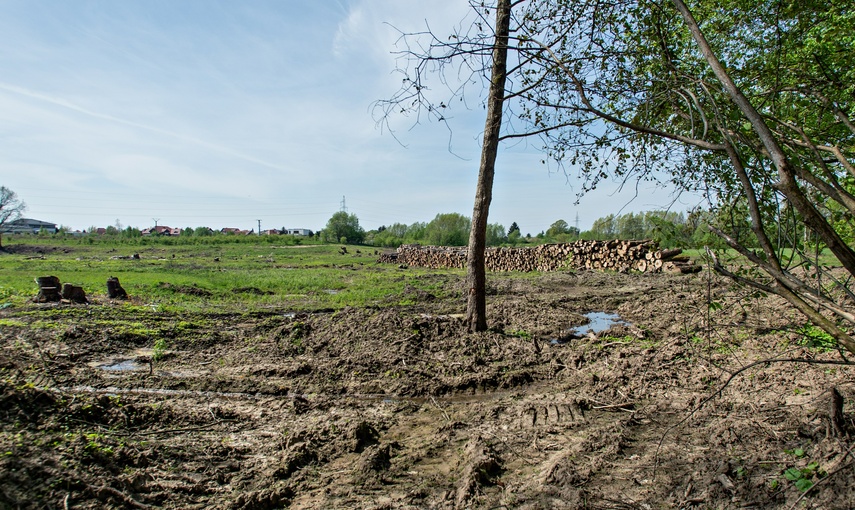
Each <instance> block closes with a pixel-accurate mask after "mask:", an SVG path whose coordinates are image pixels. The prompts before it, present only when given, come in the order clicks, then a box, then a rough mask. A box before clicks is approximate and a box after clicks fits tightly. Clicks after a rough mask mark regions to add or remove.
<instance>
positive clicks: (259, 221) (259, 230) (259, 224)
mask: <svg viewBox="0 0 855 510" xmlns="http://www.w3.org/2000/svg"><path fill="white" fill-rule="evenodd" d="M256 221H258V235H261V220H256Z"/></svg>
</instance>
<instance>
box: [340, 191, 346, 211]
mask: <svg viewBox="0 0 855 510" xmlns="http://www.w3.org/2000/svg"><path fill="white" fill-rule="evenodd" d="M341 212H347V205H346V204H345V202H344V195H342V196H341Z"/></svg>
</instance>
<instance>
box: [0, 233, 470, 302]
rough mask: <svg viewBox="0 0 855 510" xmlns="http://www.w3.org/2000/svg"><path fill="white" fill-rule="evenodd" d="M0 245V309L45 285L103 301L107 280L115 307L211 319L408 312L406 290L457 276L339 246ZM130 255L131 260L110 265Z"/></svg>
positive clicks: (10, 240)
mask: <svg viewBox="0 0 855 510" xmlns="http://www.w3.org/2000/svg"><path fill="white" fill-rule="evenodd" d="M191 239H192V238H191ZM3 243H4V246H7V247H11V248H12V249H13V250H16V251H20V250H21V249H25V250H26V251H25V252H22V253H4V252H0V306H3V305H4V304H11V305H17V306H20V305H23V304H25V303H26V302H29V301H31V300H32V299H33V298H34V297H35V296H36V294H37V293H38V287H37V285H36V283H35V278H37V277H40V276H49V275H53V276H56V277H58V278H59V279H60V281H61V282H62V283H73V284H75V285H80V286H82V287H83V289H84V290H85V292H86V294H87V296H88V297H89V298H90V299H103V298H106V293H107V288H106V282H107V278H109V277H111V276H115V277H117V278H119V280H120V282H121V285H122V287H124V288H125V290H126V291H127V292H128V294H129V295H130V297H131V300H130V301H129V302H128V303H126V304H125V305H124V306H146V307H155V308H156V309H169V310H174V311H181V310H187V311H209V312H210V311H235V310H240V311H252V310H262V309H277V308H284V309H291V310H315V309H328V308H332V309H340V308H343V307H346V306H366V305H375V306H390V305H396V304H408V303H410V301H409V300H408V299H407V298H406V296H405V295H403V294H402V291H403V290H404V288H405V287H406V286H408V285H409V286H411V287H415V288H417V289H420V290H424V291H427V292H431V293H434V294H437V293H440V292H443V288H444V286H443V282H444V278H443V277H442V275H445V277H447V278H454V277H455V275H459V274H462V270H447V271H436V270H430V271H428V270H422V269H418V268H411V269H407V270H401V269H399V268H398V267H397V266H394V265H390V264H378V263H377V262H376V259H377V256H376V255H375V254H374V248H371V247H363V246H348V247H347V249H348V253H347V254H346V255H342V254H340V253H339V249H340V245H311V246H304V245H296V246H295V245H277V244H271V243H270V242H268V241H267V240H266V238H265V237H263V236H262V237H261V238H258V242H256V243H252V242H249V241H242V242H240V243H232V244H218V245H207V244H174V245H160V244H156V245H151V246H147V245H142V246H126V245H123V244H118V243H117V244H109V243H105V242H98V243H95V244H86V243H80V242H79V241H78V240H76V239H72V240H62V239H52V238H44V237H37V236H25V237H17V236H12V237H8V236H4V238H3ZM37 250H38V251H41V252H43V253H38V251H37ZM357 251H361V252H362V253H357ZM135 253H136V254H139V256H140V258H139V259H138V260H135V259H128V258H116V257H130V256H132V255H133V254H135ZM427 275H432V276H431V277H427ZM435 275H440V278H439V279H437V278H436V277H435ZM117 303H120V302H118V301H117Z"/></svg>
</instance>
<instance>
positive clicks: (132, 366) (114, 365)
mask: <svg viewBox="0 0 855 510" xmlns="http://www.w3.org/2000/svg"><path fill="white" fill-rule="evenodd" d="M95 368H100V369H101V370H106V371H108V372H133V371H134V370H142V369H143V368H146V369H148V366H147V365H146V366H145V367H143V365H141V364H140V363H137V360H134V359H125V360H121V361H114V362H108V363H101V364H98V365H95Z"/></svg>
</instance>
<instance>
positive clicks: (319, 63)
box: [0, 0, 698, 235]
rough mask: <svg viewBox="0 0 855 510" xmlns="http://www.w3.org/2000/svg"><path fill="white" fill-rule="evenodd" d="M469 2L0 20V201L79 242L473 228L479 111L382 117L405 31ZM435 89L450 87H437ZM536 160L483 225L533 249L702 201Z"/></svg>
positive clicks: (389, 1)
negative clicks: (11, 200) (543, 235)
mask: <svg viewBox="0 0 855 510" xmlns="http://www.w3.org/2000/svg"><path fill="white" fill-rule="evenodd" d="M468 12H469V6H468V2H467V1H466V0H431V1H429V2H427V1H424V0H319V1H311V2H309V1H305V0H270V1H265V0H242V1H239V2H236V1H233V0H221V1H217V0H182V1H180V2H176V1H174V0H123V1H121V2H117V1H112V0H109V1H108V0H104V1H86V0H76V1H73V2H69V1H66V0H2V1H0V185H2V186H6V187H7V188H10V189H11V190H13V191H15V192H16V193H17V194H18V197H19V198H20V199H22V200H23V201H24V202H26V204H27V211H26V213H25V215H24V216H25V217H28V218H33V219H38V220H42V221H48V222H51V223H56V224H58V225H64V226H67V227H69V228H71V229H72V230H84V229H89V228H90V227H93V226H95V227H106V226H109V225H117V226H121V227H127V226H133V227H137V228H145V227H150V226H153V225H155V223H156V224H158V225H168V226H172V227H198V226H208V227H212V228H215V229H220V228H223V227H237V228H242V229H257V228H258V224H259V220H260V223H261V228H262V229H270V228H283V227H284V228H308V229H311V230H315V231H316V230H319V229H322V228H323V227H324V225H325V224H326V222H327V220H328V219H329V218H330V217H331V216H332V215H333V214H334V213H335V212H337V211H340V210H343V209H344V210H346V211H347V212H348V213H353V214H355V215H356V216H357V218H358V219H359V222H360V225H361V226H362V227H363V228H365V229H366V230H371V229H376V228H377V227H379V226H381V225H389V224H392V223H405V224H412V223H414V222H428V221H430V220H431V219H433V218H434V217H435V216H436V215H437V214H439V213H452V212H456V213H461V214H464V215H466V216H471V214H472V205H473V201H474V195H475V183H476V180H477V174H478V162H479V158H480V151H481V143H480V142H481V137H482V135H483V125H484V110H483V109H482V108H481V107H480V105H479V104H478V103H477V101H476V102H475V103H474V104H473V103H472V102H470V103H469V108H464V107H462V106H459V107H456V109H454V108H453V109H452V111H451V112H450V114H449V126H450V128H451V130H449V129H448V128H447V127H445V126H443V125H440V124H436V123H429V122H422V123H419V124H414V121H413V119H412V118H406V117H395V118H393V119H392V124H391V128H392V129H393V131H394V136H393V135H392V134H391V133H390V132H389V130H388V129H381V128H379V127H378V126H377V123H376V118H375V116H374V115H373V113H372V104H373V103H374V102H375V101H377V100H381V99H388V98H390V97H392V95H393V94H394V93H395V92H396V90H397V89H398V88H399V87H400V84H401V78H400V75H399V74H396V73H394V72H393V71H394V70H395V69H396V67H397V66H398V65H399V62H398V61H397V60H396V59H397V58H398V57H397V56H396V54H395V52H396V51H399V50H400V49H401V47H400V45H397V46H396V44H397V43H398V40H399V33H400V31H403V32H414V31H421V30H424V29H425V28H426V27H427V26H430V27H431V28H432V29H433V30H434V31H435V32H437V33H450V31H451V29H452V28H453V27H454V26H455V25H456V24H458V23H459V22H460V20H461V19H463V18H464V17H465V16H466V15H467V13H468ZM437 85H438V84H437ZM542 159H543V156H542V154H540V153H539V152H538V150H537V142H536V141H532V142H522V143H520V142H517V143H515V144H507V145H503V146H501V147H500V153H499V157H498V161H497V165H496V178H495V184H494V193H493V202H492V206H491V209H490V216H489V222H490V223H499V224H502V225H504V226H505V227H506V228H507V227H509V226H510V225H511V223H513V222H516V223H517V224H518V225H519V227H520V228H521V231H522V232H523V234H526V233H531V234H532V235H535V234H537V233H538V232H541V231H543V230H546V229H548V228H549V226H550V225H551V224H552V223H553V222H555V221H556V220H558V219H563V220H565V221H567V223H568V224H569V225H571V226H573V225H577V223H576V222H577V217H578V226H579V228H581V229H582V230H586V229H588V228H590V226H591V224H592V223H593V221H594V220H596V219H597V218H600V217H603V216H606V215H608V214H618V213H627V212H638V211H647V210H659V209H664V208H668V207H670V208H671V210H686V209H688V208H690V207H692V206H695V205H697V204H698V200H697V199H692V198H691V197H688V198H686V197H681V198H679V199H678V201H677V202H676V203H674V200H675V197H674V196H673V194H672V192H671V191H670V190H667V189H657V188H654V187H653V186H652V185H650V184H646V183H642V184H640V185H638V186H635V185H634V184H633V185H630V186H624V187H621V186H619V184H618V183H611V182H610V183H606V184H605V185H603V186H601V187H600V189H598V190H597V191H595V192H593V193H591V194H589V195H587V196H585V197H583V198H582V199H581V202H580V203H579V204H578V205H577V204H576V203H575V202H576V199H577V196H576V195H577V193H578V192H579V190H580V189H581V181H580V180H579V177H578V175H576V174H575V173H574V169H572V168H568V169H565V171H563V172H562V171H556V170H555V169H554V168H552V169H550V168H549V167H547V166H544V165H543V164H541V160H542Z"/></svg>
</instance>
